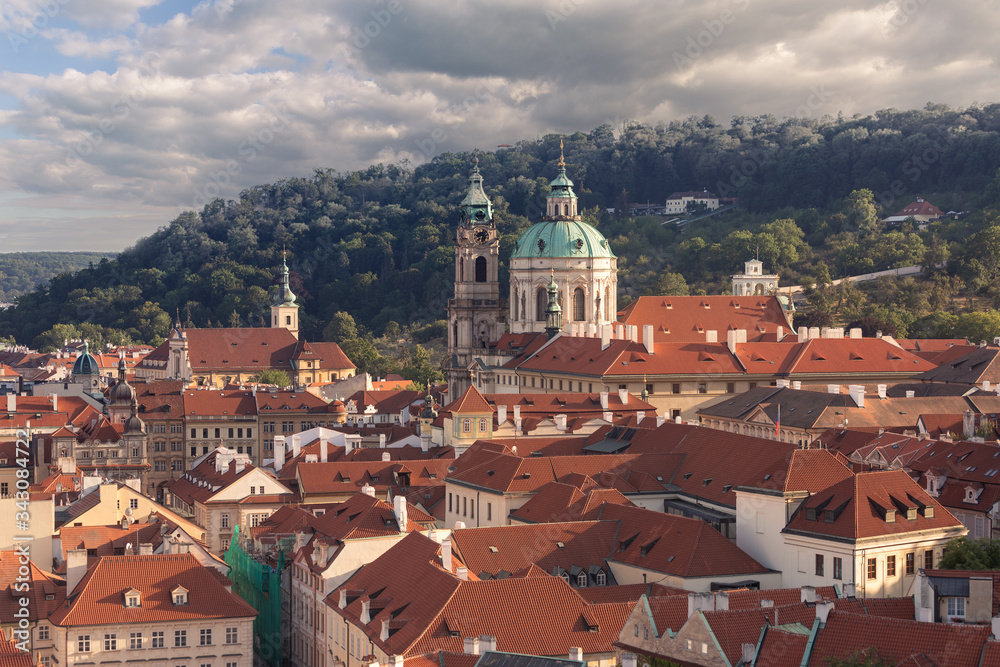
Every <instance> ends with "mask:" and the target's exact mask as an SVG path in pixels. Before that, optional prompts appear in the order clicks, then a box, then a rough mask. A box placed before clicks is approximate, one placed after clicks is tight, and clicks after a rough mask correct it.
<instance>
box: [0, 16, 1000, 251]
mask: <svg viewBox="0 0 1000 667" xmlns="http://www.w3.org/2000/svg"><path fill="white" fill-rule="evenodd" d="M998 31H1000V0H962V1H961V2H945V1H944V0H893V1H891V2H863V1H860V0H841V1H840V2H833V3H814V2H803V1H802V0H690V1H688V0H645V1H641V0H468V1H462V0H209V1H206V2H192V1H190V0H3V2H2V7H0V35H2V36H3V38H2V40H0V53H2V56H0V252H8V251H18V250H44V249H52V250H74V249H80V250H120V249H122V248H124V247H125V246H127V245H129V244H131V243H132V242H134V241H135V240H136V239H137V238H139V237H141V236H144V235H146V234H148V233H150V232H152V231H154V230H155V229H156V228H157V227H159V226H162V225H165V224H166V223H168V222H169V221H170V220H172V219H173V218H174V217H176V216H177V214H178V213H179V212H180V211H182V210H186V209H192V208H200V207H201V205H202V204H203V203H204V202H205V201H206V200H207V199H210V198H212V197H215V196H222V197H225V198H234V197H236V196H237V195H238V194H239V192H240V190H241V189H243V188H245V187H248V186H251V185H254V184H257V183H267V182H272V181H274V180H277V179H280V178H286V177H291V176H308V175H310V174H311V173H312V171H313V170H314V169H316V168H333V169H338V170H347V169H354V168H360V167H365V166H367V165H368V164H371V163H372V162H377V161H382V162H390V161H397V160H401V159H404V158H406V159H409V160H410V162H411V164H416V163H419V162H423V161H426V160H428V159H430V158H431V157H433V156H434V155H436V154H438V153H441V152H444V151H460V150H469V149H472V148H475V147H479V148H483V149H491V148H493V147H494V146H496V145H497V144H500V143H514V142H515V141H517V140H519V139H524V138H533V137H537V136H540V135H542V134H545V133H549V132H567V133H568V132H573V131H576V130H589V129H591V128H593V127H595V126H597V125H599V124H601V123H606V122H611V123H616V124H617V123H620V122H621V121H622V120H625V119H630V120H639V121H645V122H657V121H661V120H664V121H669V120H674V119H680V118H684V117H686V116H688V115H691V114H697V115H702V114H705V113H709V114H712V115H713V116H715V117H716V118H717V119H718V120H720V121H722V122H726V121H727V120H728V119H729V118H730V117H731V116H733V115H736V114H755V113H774V114H776V115H778V116H785V115H803V114H813V115H823V114H827V113H829V114H832V115H836V114H837V113H838V112H841V111H842V112H844V113H845V114H848V115H850V114H854V113H870V112H872V111H875V110H877V109H881V108H886V107H896V108H900V109H903V108H914V107H923V106H924V105H925V104H926V103H927V102H928V101H933V102H941V103H946V104H950V105H952V106H967V105H970V104H972V103H974V102H981V103H984V104H985V103H991V102H997V101H1000V71H998V67H997V53H998V52H1000V51H998V49H997V46H996V41H995V35H996V34H997V33H998Z"/></svg>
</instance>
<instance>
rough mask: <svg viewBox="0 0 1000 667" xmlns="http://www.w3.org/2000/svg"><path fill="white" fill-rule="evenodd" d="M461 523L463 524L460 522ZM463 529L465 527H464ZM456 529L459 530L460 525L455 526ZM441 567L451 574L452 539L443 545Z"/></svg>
mask: <svg viewBox="0 0 1000 667" xmlns="http://www.w3.org/2000/svg"><path fill="white" fill-rule="evenodd" d="M459 523H461V522H459ZM462 527H463V528H464V527H465V526H462ZM455 528H458V524H455ZM441 567H443V568H444V569H445V570H446V571H447V572H451V538H450V537H449V538H448V539H446V540H445V541H444V542H442V543H441Z"/></svg>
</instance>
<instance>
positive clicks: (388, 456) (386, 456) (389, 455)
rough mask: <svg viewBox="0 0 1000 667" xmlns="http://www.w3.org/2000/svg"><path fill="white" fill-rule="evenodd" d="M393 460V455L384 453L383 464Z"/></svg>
mask: <svg viewBox="0 0 1000 667" xmlns="http://www.w3.org/2000/svg"><path fill="white" fill-rule="evenodd" d="M391 460H392V455H391V454H389V452H382V463H385V462H387V461H391Z"/></svg>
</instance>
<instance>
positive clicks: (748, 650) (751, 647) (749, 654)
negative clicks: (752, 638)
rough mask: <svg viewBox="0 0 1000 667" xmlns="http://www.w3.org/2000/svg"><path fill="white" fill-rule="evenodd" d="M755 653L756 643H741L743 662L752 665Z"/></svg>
mask: <svg viewBox="0 0 1000 667" xmlns="http://www.w3.org/2000/svg"><path fill="white" fill-rule="evenodd" d="M756 655H757V645H756V644H743V664H744V665H752V664H753V659H754V656H756Z"/></svg>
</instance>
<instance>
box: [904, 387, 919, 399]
mask: <svg viewBox="0 0 1000 667" xmlns="http://www.w3.org/2000/svg"><path fill="white" fill-rule="evenodd" d="M916 396H917V392H915V391H914V390H912V389H907V390H906V397H907V398H916Z"/></svg>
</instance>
